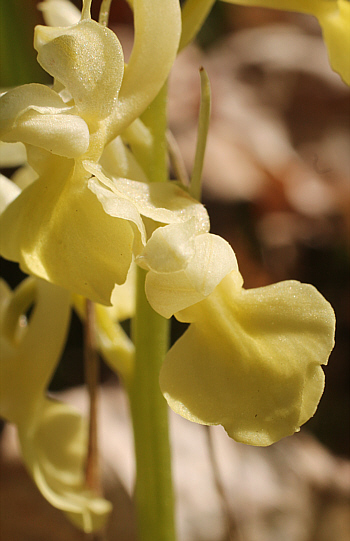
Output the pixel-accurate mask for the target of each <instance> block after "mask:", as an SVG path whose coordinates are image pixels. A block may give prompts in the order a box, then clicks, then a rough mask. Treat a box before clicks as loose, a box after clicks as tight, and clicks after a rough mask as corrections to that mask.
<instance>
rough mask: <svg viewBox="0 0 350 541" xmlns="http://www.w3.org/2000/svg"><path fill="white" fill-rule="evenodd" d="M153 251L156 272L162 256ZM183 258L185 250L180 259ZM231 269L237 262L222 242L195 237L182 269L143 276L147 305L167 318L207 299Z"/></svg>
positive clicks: (224, 242) (209, 237)
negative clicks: (158, 260)
mask: <svg viewBox="0 0 350 541" xmlns="http://www.w3.org/2000/svg"><path fill="white" fill-rule="evenodd" d="M156 248H157V246H156V245H155V246H154V249H155V252H154V254H153V255H154V261H153V266H154V268H156V264H157V258H158V259H160V267H161V268H162V265H163V258H162V253H161V252H159V251H157V250H156ZM185 256H186V249H185V251H184V253H183V259H184V258H185ZM232 269H237V260H236V257H235V254H234V252H233V250H232V248H231V246H230V245H229V244H228V243H227V242H226V241H225V240H224V239H222V238H221V237H219V236H217V235H212V234H211V233H204V234H201V235H197V236H196V237H195V238H194V242H193V253H192V254H190V257H189V259H188V261H187V266H185V268H183V269H182V270H179V271H175V272H167V273H161V272H156V271H149V272H148V273H147V276H146V284H145V288H146V296H147V299H148V302H149V303H150V305H151V306H152V308H153V309H154V310H155V311H156V312H158V313H159V314H161V315H162V316H163V317H166V318H169V317H171V316H172V315H173V314H174V313H176V312H178V311H179V310H183V309H184V308H187V307H188V306H191V305H192V304H195V303H198V302H200V301H201V300H203V299H204V298H205V297H207V296H208V295H209V294H210V293H211V292H212V291H213V290H214V289H215V287H216V286H217V285H218V284H219V283H220V282H221V280H222V279H223V278H224V276H226V274H227V273H229V272H230V271H231V270H232Z"/></svg>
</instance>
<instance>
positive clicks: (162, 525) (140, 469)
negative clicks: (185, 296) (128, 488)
mask: <svg viewBox="0 0 350 541" xmlns="http://www.w3.org/2000/svg"><path fill="white" fill-rule="evenodd" d="M145 274H146V273H145V271H144V270H142V269H138V279H137V304H136V306H137V311H136V317H135V319H134V322H133V328H132V335H133V340H134V344H135V347H136V355H135V371H134V376H133V381H132V385H131V388H130V391H129V398H130V404H131V414H132V420H133V428H134V442H135V455H136V486H135V503H136V510H137V524H138V539H139V541H175V526H174V511H173V509H174V502H173V489H172V479H171V456H170V445H169V436H168V410H167V404H166V401H165V399H164V398H163V396H162V394H161V392H160V388H159V381H158V378H159V370H160V367H161V364H162V362H163V359H164V356H165V354H166V352H167V349H168V336H169V321H168V320H166V319H164V318H163V317H161V316H160V315H159V314H157V313H156V312H154V310H153V309H152V308H151V307H150V305H149V303H148V302H147V299H146V296H145V288H144V281H145Z"/></svg>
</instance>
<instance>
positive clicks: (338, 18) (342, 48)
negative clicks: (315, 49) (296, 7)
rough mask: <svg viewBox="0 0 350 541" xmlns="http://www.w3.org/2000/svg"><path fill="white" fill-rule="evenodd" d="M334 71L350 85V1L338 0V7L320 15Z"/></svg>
mask: <svg viewBox="0 0 350 541" xmlns="http://www.w3.org/2000/svg"><path fill="white" fill-rule="evenodd" d="M318 20H319V22H320V25H321V27H322V30H323V37H324V40H325V42H326V45H327V48H328V54H329V61H330V63H331V66H332V68H333V69H334V71H336V72H337V73H339V75H341V77H342V78H343V80H344V82H345V83H346V84H347V85H350V3H349V2H348V1H347V0H338V2H337V9H334V10H333V11H332V12H324V13H321V14H320V15H319V16H318Z"/></svg>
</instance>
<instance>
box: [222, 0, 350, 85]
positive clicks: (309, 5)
mask: <svg viewBox="0 0 350 541" xmlns="http://www.w3.org/2000/svg"><path fill="white" fill-rule="evenodd" d="M225 1H226V2H230V3H232V4H240V5H243V6H259V7H266V8H275V9H284V10H287V11H300V12H301V13H309V14H311V15H314V16H315V17H317V19H318V21H319V23H320V25H321V27H322V32H323V38H324V40H325V43H326V45H327V48H328V55H329V60H330V63H331V66H332V68H333V69H334V71H336V72H338V73H339V75H341V77H342V78H343V80H344V81H345V83H347V84H348V85H350V2H349V0H225Z"/></svg>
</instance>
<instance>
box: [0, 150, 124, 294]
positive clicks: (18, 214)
mask: <svg viewBox="0 0 350 541" xmlns="http://www.w3.org/2000/svg"><path fill="white" fill-rule="evenodd" d="M49 165H50V167H48V168H47V171H46V174H44V175H43V176H42V177H40V178H39V179H38V180H36V181H35V182H34V183H33V184H31V185H30V186H28V187H27V188H26V189H25V190H24V191H23V192H22V193H21V194H20V196H19V197H18V198H17V199H16V200H15V201H13V203H12V204H11V205H9V206H8V207H7V209H6V210H5V212H4V213H3V214H2V215H1V218H0V221H1V224H0V227H2V232H3V233H2V235H1V239H0V248H1V254H2V255H3V256H4V257H5V258H6V259H10V260H12V261H18V262H19V263H20V266H21V268H22V269H23V270H24V271H25V272H29V273H30V274H34V275H36V276H38V277H41V278H44V279H45V280H48V281H50V282H52V283H54V284H57V285H60V286H61V287H64V288H66V289H68V290H70V291H72V292H75V293H79V294H81V295H83V296H85V297H87V298H90V299H91V300H94V301H96V302H100V303H102V304H109V303H110V296H111V293H112V290H113V288H114V285H115V284H116V283H123V282H124V281H125V279H126V276H127V273H128V269H129V266H130V263H131V259H132V249H133V242H134V233H133V229H132V227H131V225H130V223H129V222H128V221H126V220H125V219H118V218H112V217H111V216H109V215H108V214H106V213H105V211H104V210H103V208H102V206H101V204H100V202H99V201H98V199H97V198H96V196H95V195H94V194H93V193H92V192H91V191H90V190H89V188H88V186H87V180H88V176H89V175H88V174H87V173H86V171H85V170H84V169H83V168H82V167H79V166H74V165H73V163H72V162H71V161H70V160H65V159H63V158H58V157H54V156H52V157H51V161H50V162H49Z"/></svg>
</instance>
